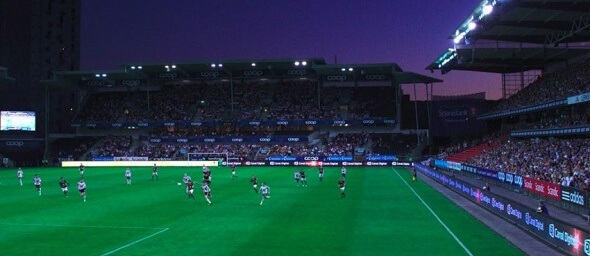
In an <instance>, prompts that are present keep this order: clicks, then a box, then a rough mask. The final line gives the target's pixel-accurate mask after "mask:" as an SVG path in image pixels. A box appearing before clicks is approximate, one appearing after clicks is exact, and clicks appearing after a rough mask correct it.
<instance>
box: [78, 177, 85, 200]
mask: <svg viewBox="0 0 590 256" xmlns="http://www.w3.org/2000/svg"><path fill="white" fill-rule="evenodd" d="M78 192H80V196H81V197H82V198H84V202H86V182H84V178H80V181H78Z"/></svg>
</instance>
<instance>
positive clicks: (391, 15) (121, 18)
mask: <svg viewBox="0 0 590 256" xmlns="http://www.w3.org/2000/svg"><path fill="white" fill-rule="evenodd" d="M81 2H82V39H81V41H82V49H81V51H82V57H81V69H83V70H89V69H101V70H108V69H119V68H120V67H119V66H118V65H119V64H122V63H126V62H162V61H200V60H212V61H213V60H236V59H276V58H304V57H323V58H324V59H325V60H326V62H327V63H329V64H332V63H334V59H335V56H336V57H337V60H338V63H339V64H362V63H389V62H394V63H397V64H399V65H400V67H401V68H402V69H404V70H405V71H412V72H416V73H420V74H424V75H429V76H433V77H437V78H440V79H442V80H444V81H445V82H444V83H440V84H435V86H434V94H436V95H459V94H469V93H476V92H481V91H485V92H486V97H487V98H488V99H498V98H500V96H501V91H500V88H501V80H500V76H499V75H494V74H486V73H477V72H461V71H452V72H450V73H449V74H446V75H440V72H435V73H433V74H432V73H430V71H427V70H425V69H424V68H425V67H426V66H427V65H428V64H430V63H431V62H432V61H434V60H435V59H436V58H437V57H438V56H440V55H441V54H442V53H443V52H444V51H445V50H446V49H448V48H451V47H452V40H450V39H447V37H448V36H449V35H450V34H451V33H452V32H453V31H454V29H456V28H457V27H458V26H459V24H460V23H461V22H462V21H463V20H464V19H465V18H466V17H467V16H468V15H469V14H470V13H471V11H472V10H473V8H475V6H476V5H477V4H478V3H479V2H480V1H479V0H452V1H439V0H372V1H366V0H364V1H361V0H340V1H327V0H298V1H281V0H278V1H269V0H266V1H264V0H256V1H243V0H234V1H230V0H217V1H215V0H84V1H81ZM404 89H405V92H406V93H407V92H409V90H410V87H408V86H405V87H404ZM417 94H418V98H419V99H420V98H424V95H425V92H424V88H423V86H420V87H418V93H417Z"/></svg>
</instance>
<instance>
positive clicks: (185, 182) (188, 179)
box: [182, 172, 191, 194]
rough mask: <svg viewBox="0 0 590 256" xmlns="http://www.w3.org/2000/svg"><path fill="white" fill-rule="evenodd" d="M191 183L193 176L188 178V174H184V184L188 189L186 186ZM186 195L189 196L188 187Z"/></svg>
mask: <svg viewBox="0 0 590 256" xmlns="http://www.w3.org/2000/svg"><path fill="white" fill-rule="evenodd" d="M189 181H191V176H188V173H186V172H185V173H184V176H183V177H182V182H184V185H185V187H186V184H187V183H188V182H189ZM186 188H187V189H186V193H187V194H188V187H186Z"/></svg>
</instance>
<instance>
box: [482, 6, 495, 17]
mask: <svg viewBox="0 0 590 256" xmlns="http://www.w3.org/2000/svg"><path fill="white" fill-rule="evenodd" d="M492 10H494V7H493V6H492V5H489V4H488V5H485V6H484V7H483V11H482V12H483V15H488V14H490V13H492Z"/></svg>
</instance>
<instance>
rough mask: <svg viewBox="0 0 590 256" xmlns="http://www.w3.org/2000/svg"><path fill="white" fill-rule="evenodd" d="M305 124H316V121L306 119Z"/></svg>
mask: <svg viewBox="0 0 590 256" xmlns="http://www.w3.org/2000/svg"><path fill="white" fill-rule="evenodd" d="M305 124H306V125H316V124H318V122H317V121H313V120H308V121H305Z"/></svg>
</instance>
